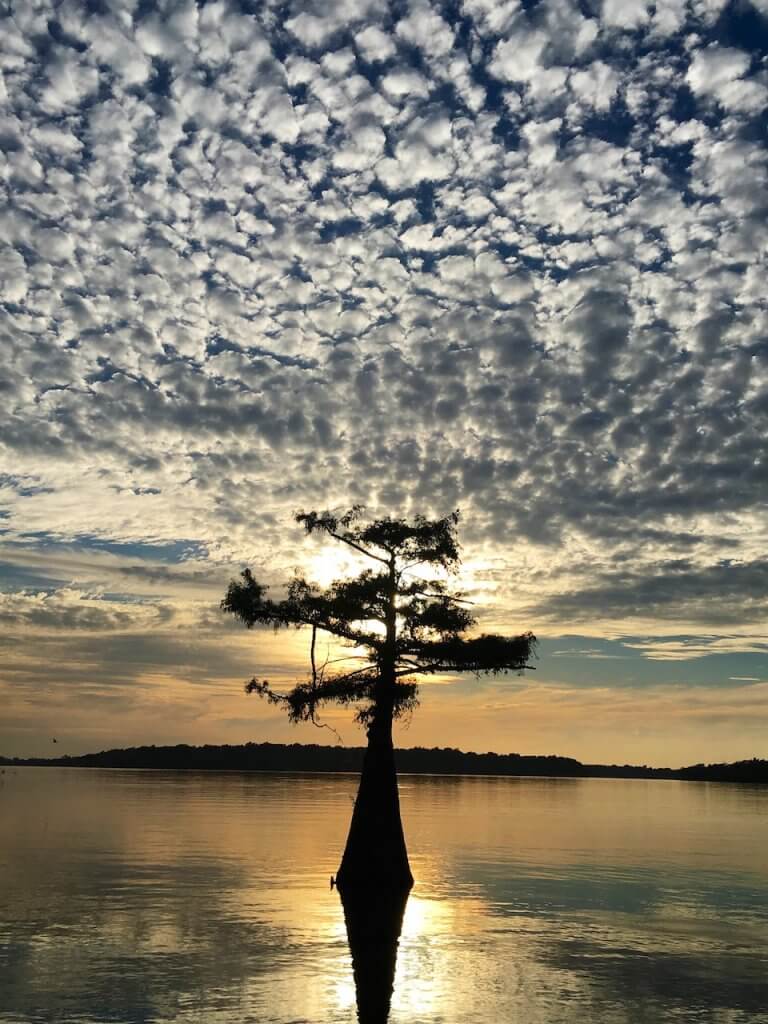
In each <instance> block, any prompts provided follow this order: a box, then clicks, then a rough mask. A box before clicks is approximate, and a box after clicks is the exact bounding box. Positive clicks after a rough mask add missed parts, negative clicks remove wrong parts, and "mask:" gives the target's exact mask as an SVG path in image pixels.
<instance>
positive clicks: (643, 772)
mask: <svg viewBox="0 0 768 1024" xmlns="http://www.w3.org/2000/svg"><path fill="white" fill-rule="evenodd" d="M364 753H365V749H364V748H363V747H341V746H320V745H319V744H316V743H245V744H242V745H239V746H230V745H224V746H214V745H211V744H206V745H205V746H202V747H192V746H188V745H187V744H183V743H182V744H178V745H176V746H161V747H156V746H146V747H128V748H127V749H119V750H103V751H101V752H99V753H97V754H83V755H80V756H74V757H73V756H70V755H64V756H62V757H53V758H42V757H27V758H18V757H0V765H6V766H20V767H23V766H43V767H45V766H50V767H70V768H153V769H166V770H173V771H179V770H182V771H237V772H359V771H360V768H361V766H362V762H363V754H364ZM395 758H396V762H397V770H398V771H399V772H401V773H403V774H413V775H539V776H550V777H553V778H622V779H684V780H685V779H687V780H690V781H701V782H761V783H765V782H768V761H765V760H760V759H758V758H752V759H751V760H747V761H736V762H733V763H731V764H695V765H689V766H688V767H685V768H649V767H648V766H647V765H640V766H638V765H630V764H624V765H616V764H612V765H602V764H583V763H582V762H581V761H577V760H576V759H575V758H572V757H559V756H557V755H555V754H550V755H546V756H530V755H526V754H494V753H490V752H489V753H485V754H477V753H473V752H471V751H466V752H465V751H463V750H456V749H454V748H452V747H432V748H426V747H410V748H407V749H400V750H396V751H395Z"/></svg>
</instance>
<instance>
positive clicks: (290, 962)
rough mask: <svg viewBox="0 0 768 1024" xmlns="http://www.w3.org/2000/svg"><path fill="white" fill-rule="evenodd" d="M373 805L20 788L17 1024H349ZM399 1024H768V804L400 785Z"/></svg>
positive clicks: (2, 825)
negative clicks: (352, 919)
mask: <svg viewBox="0 0 768 1024" xmlns="http://www.w3.org/2000/svg"><path fill="white" fill-rule="evenodd" d="M356 784H357V782H356V779H355V778H354V777H351V776H345V775H330V776H328V775H326V776H307V775H238V774H215V775H205V774H185V773H173V772H141V771H97V770H89V769H79V770H78V769H53V768H38V769H35V768H26V769H12V768H7V769H6V770H5V772H4V774H2V775H0V830H1V831H0V836H1V837H2V838H1V840H0V1020H1V1021H2V1022H3V1024H10V1022H13V1024H15V1022H24V1024H27V1022H37V1021H41V1022H43V1021H45V1022H48V1021H57V1022H73V1024H74V1022H110V1024H120V1022H130V1024H139V1022H145V1021H146V1022H150V1021H151V1022H166V1021H182V1022H192V1021H195V1022H197V1021H200V1022H203V1021H205V1022H210V1024H217V1022H222V1024H223V1022H227V1024H230V1022H237V1024H241V1022H259V1024H261V1022H276V1024H289V1022H290V1024H298V1022H303V1021H307V1022H312V1024H321V1022H349V1024H353V1022H355V1021H356V1020H357V1010H356V990H355V982H354V977H353V972H352V961H351V956H350V950H349V946H348V943H347V932H346V928H345V922H344V915H343V912H342V907H341V905H340V902H339V898H338V894H337V893H336V891H333V892H331V891H330V890H329V877H330V875H331V874H332V873H334V872H335V870H336V868H337V866H338V862H339V859H340V855H341V851H342V848H343V845H344V839H345V837H346V829H347V825H348V823H349V817H350V813H351V810H352V801H353V799H354V795H355V790H356ZM401 801H402V810H403V820H404V825H405V830H406V836H407V839H408V845H409V850H410V854H411V866H412V869H413V872H414V875H415V876H416V885H415V887H414V889H413V892H412V893H411V896H410V899H409V901H408V905H407V907H406V910H405V917H404V921H403V927H402V934H401V937H400V942H399V949H398V956H397V968H396V974H395V980H394V990H393V992H392V997H391V1010H390V1014H389V1021H390V1024H406V1022H408V1024H416V1022H433V1024H451V1022H456V1024H458V1022H461V1024H475V1022H477V1024H480V1022H482V1024H492V1022H519V1024H577V1022H578V1024H587V1022H592V1021H595V1022H600V1024H669V1022H680V1024H698V1022H707V1024H710V1022H711V1024H735V1022H739V1024H741V1022H748V1024H766V1022H768V790H766V789H761V788H759V787H748V786H745V787H736V786H728V785H716V784H706V783H682V782H671V781H657V780H653V781H635V780H633V781H623V780H603V779H599V780H598V779H595V780H573V779H515V778H450V777H435V776H431V777H415V776H405V777H403V778H402V779H401Z"/></svg>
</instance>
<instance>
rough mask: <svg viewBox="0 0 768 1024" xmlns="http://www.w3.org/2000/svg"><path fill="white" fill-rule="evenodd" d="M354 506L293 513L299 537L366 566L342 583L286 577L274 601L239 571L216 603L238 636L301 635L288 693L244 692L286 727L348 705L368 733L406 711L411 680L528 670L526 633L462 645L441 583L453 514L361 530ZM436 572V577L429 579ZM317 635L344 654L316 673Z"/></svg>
mask: <svg viewBox="0 0 768 1024" xmlns="http://www.w3.org/2000/svg"><path fill="white" fill-rule="evenodd" d="M362 513H363V510H362V508H361V506H355V507H354V508H352V509H350V510H349V511H348V512H347V513H345V514H344V515H340V516H336V515H333V514H331V513H330V512H299V513H297V514H296V517H295V518H296V522H297V523H299V524H301V525H302V526H303V527H304V529H305V531H306V532H307V534H324V535H326V536H327V537H329V538H331V539H333V540H335V541H337V542H338V543H340V544H343V545H345V546H347V547H349V548H351V549H353V550H355V551H356V552H357V553H358V554H360V555H362V556H364V557H365V558H367V559H369V560H370V561H371V562H373V563H374V565H373V567H371V568H367V569H365V570H364V571H362V572H361V573H360V574H359V575H357V576H355V577H353V578H350V579H340V580H334V582H333V583H331V584H330V586H328V587H326V588H321V587H319V586H317V585H316V584H314V583H312V582H310V581H309V580H307V579H305V578H304V577H303V576H301V575H296V576H295V577H294V578H293V579H292V580H291V581H290V583H289V584H288V588H287V593H286V596H285V597H284V598H282V599H281V600H274V599H273V598H271V597H269V596H268V591H267V587H265V586H264V585H263V584H261V583H259V582H258V581H257V580H256V579H255V578H254V577H253V575H252V573H251V571H250V570H249V569H244V570H243V571H242V573H241V574H240V578H239V579H237V580H233V581H232V582H231V583H230V585H229V588H228V590H227V593H226V595H225V597H224V599H223V601H222V602H221V606H222V608H223V610H224V611H226V612H229V613H231V614H232V615H234V616H235V617H236V618H238V619H239V620H240V621H241V622H243V623H245V625H246V626H247V627H248V628H251V627H253V626H256V625H263V626H272V627H273V628H274V629H281V628H287V627H295V628H301V627H308V628H309V629H310V630H311V641H310V667H309V668H310V671H309V675H308V678H307V679H305V680H303V681H301V682H298V683H297V684H296V685H295V686H294V687H293V688H292V689H291V690H290V691H289V692H287V693H282V692H277V691H276V690H274V689H273V688H272V686H271V685H270V683H269V682H268V681H267V680H259V679H256V678H254V679H252V680H251V681H250V682H249V683H247V684H246V690H247V691H248V692H252V693H258V694H260V695H261V696H263V697H265V698H266V699H267V700H269V701H270V702H272V703H274V704H279V705H282V706H284V707H285V708H286V710H287V712H288V717H289V719H290V720H291V721H293V722H303V721H312V722H315V723H316V724H319V722H318V713H319V710H320V709H321V708H322V706H323V705H324V704H328V703H338V704H342V705H355V706H356V708H357V711H356V716H355V717H356V720H357V721H358V722H360V723H361V724H363V725H365V726H366V727H367V728H368V729H369V732H370V729H371V728H373V727H374V726H375V725H376V723H377V722H378V723H380V724H381V725H382V726H383V727H387V726H388V725H389V724H390V723H391V721H392V719H393V718H397V717H399V716H402V715H403V714H406V713H407V712H409V711H411V710H412V709H413V708H415V707H416V705H417V703H418V701H417V693H418V685H417V682H416V678H417V677H418V676H425V675H434V674H436V673H439V672H450V673H455V672H474V673H476V674H480V673H493V674H497V673H501V672H508V671H514V672H520V671H522V670H523V669H527V668H532V667H533V666H531V665H530V664H529V663H528V662H529V660H530V658H531V657H532V655H533V653H534V650H535V645H536V638H535V637H534V636H533V634H532V633H530V632H528V633H524V634H522V635H520V636H516V637H504V636H498V635H496V634H487V633H484V634H482V635H480V636H476V637H471V638H465V637H464V635H463V634H465V633H466V632H467V631H468V630H470V629H471V628H472V626H473V625H475V619H474V616H473V615H472V614H471V612H470V611H469V610H468V607H467V605H468V602H467V601H466V600H465V599H464V596H463V594H462V593H461V592H458V591H451V590H450V589H449V588H448V585H447V583H446V578H445V577H446V576H447V575H448V574H450V573H452V572H454V571H455V570H456V569H457V568H458V566H459V562H460V549H459V543H458V539H457V525H458V522H459V513H458V512H453V513H451V514H450V515H448V516H445V517H444V518H442V519H426V518H425V517H424V516H416V517H414V518H413V519H411V520H407V519H404V518H391V517H385V518H383V519H374V520H371V521H365V520H364V518H363V514H362ZM436 573H440V574H441V575H436ZM318 633H325V634H329V635H330V636H333V637H335V638H336V639H337V640H338V641H340V642H341V644H342V645H344V647H345V648H346V649H347V652H348V653H347V654H346V655H345V656H344V657H342V658H341V659H338V660H337V661H336V662H335V664H341V666H342V667H341V668H340V669H334V667H333V666H332V665H331V664H329V663H328V662H326V663H324V664H322V665H318V663H317V658H316V650H317V647H316V643H317V635H318Z"/></svg>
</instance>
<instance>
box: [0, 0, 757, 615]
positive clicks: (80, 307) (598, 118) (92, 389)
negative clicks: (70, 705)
mask: <svg viewBox="0 0 768 1024" xmlns="http://www.w3.org/2000/svg"><path fill="white" fill-rule="evenodd" d="M756 9H758V8H756ZM732 14H733V12H730V11H729V9H726V8H725V7H724V6H723V5H722V4H721V3H694V4H689V5H685V4H681V3H677V2H675V0H668V2H665V3H662V4H656V5H649V4H646V3H635V4H629V3H621V4H617V3H613V2H608V0H606V2H605V3H603V4H602V5H598V6H597V7H592V8H589V10H588V9H587V8H585V7H584V6H583V5H579V4H576V3H572V2H570V0H544V2H542V3H540V4H536V5H520V4H519V3H517V2H510V3H504V4H492V3H486V2H484V0H467V2H466V3H464V4H463V5H462V6H461V17H458V16H457V15H456V14H455V12H454V13H452V11H451V10H449V9H448V8H446V7H444V6H440V5H437V4H435V3H427V2H425V0H419V2H414V3H413V4H408V5H401V6H399V7H397V8H396V9H395V8H390V7H387V6H386V5H385V6H384V7H382V6H381V5H380V4H373V3H359V2H355V3H352V2H351V0H350V2H346V0H345V2H343V3H338V4H335V5H333V7H332V9H331V8H329V7H328V5H317V4H304V3H302V4H294V5H289V7H287V8H285V10H283V9H282V8H280V9H277V8H273V7H269V6H266V7H264V8H263V9H261V8H260V9H259V10H257V11H255V12H252V13H248V12H246V11H245V10H244V9H243V8H242V5H237V4H234V3H229V2H227V0H224V2H221V3H216V4H208V5H205V6H204V7H202V8H198V7H196V6H194V5H189V4H176V3H165V2H163V3H160V4H159V5H158V6H157V7H156V8H152V9H150V8H148V7H147V6H146V5H139V6H138V7H136V6H133V5H130V4H127V5H125V6H124V7H122V8H121V7H120V5H119V4H118V5H117V7H114V8H113V7H110V8H109V10H107V9H106V8H105V9H104V10H101V9H100V10H99V11H98V12H95V11H93V10H91V8H89V7H87V6H82V5H79V4H77V3H74V4H71V5H64V6H63V7H62V6H61V5H59V6H58V7H54V6H52V5H50V4H48V3H46V2H43V0H40V2H39V3H35V4H25V5H22V6H20V7H17V8H16V9H14V12H13V13H12V14H11V15H10V16H9V17H8V18H6V20H5V21H6V23H5V25H4V32H3V34H2V39H1V40H0V47H2V54H3V56H2V65H3V77H2V90H0V151H1V156H0V161H1V162H0V190H1V191H2V198H3V202H2V205H1V206H0V282H2V285H1V288H2V293H1V295H0V300H1V301H0V341H1V343H2V346H3V352H4V358H3V365H2V368H0V390H1V392H2V401H0V443H1V444H2V461H3V466H4V467H6V471H7V473H8V476H7V477H4V478H2V481H0V512H2V518H1V519H0V528H1V529H2V530H3V531H5V532H4V534H3V535H2V536H3V538H4V541H5V545H6V547H7V548H9V549H10V550H11V552H12V555H13V557H11V556H10V555H9V556H8V560H7V562H6V564H7V566H8V568H7V569H6V574H7V580H6V590H7V592H8V593H11V592H13V593H16V592H18V591H19V590H25V591H28V592H29V591H30V586H28V584H29V579H30V576H32V577H33V578H34V579H35V580H37V581H38V582H39V574H40V573H41V572H44V570H45V564H44V563H45V560H46V558H52V554H51V551H50V548H49V547H46V544H47V540H50V537H51V536H52V535H55V536H56V537H58V539H59V541H60V542H61V543H62V544H73V545H75V546H77V544H78V543H80V542H79V541H78V538H80V539H82V538H83V537H85V536H88V537H100V538H102V539H105V540H113V541H114V540H120V541H123V542H136V543H140V542H146V543H149V542H153V543H160V542H170V541H173V540H174V539H178V538H188V539H192V540H194V541H196V542H197V543H198V544H199V545H200V551H201V552H202V551H204V552H205V554H201V555H200V558H199V562H200V564H195V565H194V566H192V565H188V566H186V567H184V566H177V565H173V564H168V565H164V566H161V565H157V564H156V565H154V566H151V565H146V564H145V563H144V560H143V559H142V558H137V559H133V560H130V559H127V558H126V559H122V558H118V557H117V556H115V559H116V560H113V561H112V562H110V561H109V560H108V559H107V558H106V556H103V557H101V558H96V557H95V556H93V553H92V552H91V553H90V554H89V555H88V557H87V558H86V557H84V556H82V555H81V556H78V557H77V558H75V557H74V555H73V554H72V553H71V552H70V553H69V554H68V555H66V556H65V555H64V554H63V553H62V552H61V551H58V552H57V554H56V558H55V562H56V567H55V571H54V569H51V573H52V575H51V576H50V577H48V583H50V581H51V579H52V580H53V584H51V586H52V587H53V589H57V588H60V587H61V586H65V587H68V588H70V589H71V590H72V593H73V594H74V593H81V594H86V595H92V596H93V609H92V611H91V612H89V613H88V614H89V615H90V614H93V615H97V613H98V614H101V613H102V612H105V611H106V610H107V605H105V604H102V603H101V602H102V601H104V600H106V595H107V594H111V595H113V596H114V597H115V598H116V600H115V605H116V607H115V608H114V609H113V610H112V611H109V614H110V615H112V614H114V615H115V616H117V619H116V620H115V621H116V622H117V621H121V622H122V621H123V620H122V619H120V618H119V617H120V615H124V614H128V612H127V611H126V609H125V608H122V607H118V606H119V605H120V603H121V601H123V599H125V598H130V599H131V600H134V599H136V598H140V599H142V600H144V599H146V600H148V601H149V603H150V605H151V604H152V603H153V602H155V601H157V600H158V599H159V598H160V597H162V600H163V601H168V602H170V604H171V605H172V606H173V608H174V609H176V610H181V611H182V612H183V614H184V615H186V614H187V613H189V614H191V612H190V611H189V607H190V605H189V603H190V602H192V603H193V602H195V601H200V602H207V606H210V605H211V602H215V592H216V591H217V589H218V588H220V586H221V580H220V578H219V577H218V576H217V574H218V573H220V572H221V573H222V574H223V575H224V576H225V577H226V575H227V573H228V572H229V571H230V568H231V566H232V565H239V564H244V563H246V562H249V561H251V562H254V563H255V564H258V565H260V566H261V568H262V569H263V571H264V572H265V573H266V574H267V575H269V576H270V578H271V579H274V580H279V579H280V578H281V574H282V573H283V571H284V570H285V569H286V568H290V566H291V564H292V563H293V561H295V560H297V559H298V558H299V557H300V556H301V555H302V553H303V551H304V549H303V548H296V543H297V541H296V536H295V534H293V533H292V528H291V525H290V514H291V512H292V511H293V510H294V509H295V508H296V507H299V506H304V507H312V506H313V505H315V504H322V505H328V506H339V507H342V506H347V505H349V504H350V503H352V502H355V501H360V502H363V503H367V504H368V505H369V507H370V508H371V509H372V510H373V511H382V512H391V511H397V512H399V511H402V512H410V511H424V512H426V513H435V514H437V513H443V512H444V511H445V510H446V509H450V508H454V507H456V506H457V505H460V506H461V507H462V509H463V511H464V525H463V531H464V535H465V537H466V543H467V554H468V557H469V559H470V560H471V559H472V558H474V557H475V556H477V557H480V555H484V554H485V553H487V552H488V551H489V550H490V549H491V548H493V549H494V550H496V551H497V552H498V553H499V557H500V558H501V560H502V562H503V564H504V566H505V567H506V568H505V570H504V572H499V573H498V574H497V575H495V576H494V577H493V579H492V581H490V582H489V584H488V589H487V590H486V591H484V592H483V594H484V596H483V602H484V603H483V606H482V614H483V615H487V616H489V617H492V616H496V615H499V614H500V613H499V608H500V607H505V608H508V609H510V614H517V613H518V612H522V609H524V608H527V609H529V610H530V611H531V612H533V611H535V614H536V615H539V614H540V615H541V616H542V617H543V618H544V621H546V623H548V624H553V625H557V627H558V628H561V627H567V625H568V622H569V621H570V620H573V621H577V620H578V621H582V622H583V621H585V616H586V615H590V616H595V617H599V618H601V620H604V621H605V622H606V623H608V622H609V620H610V622H613V623H615V622H616V621H617V619H616V616H617V615H619V614H627V615H632V616H641V617H644V619H645V620H651V619H652V620H653V621H654V622H655V623H656V634H658V635H662V634H664V632H665V622H666V619H667V617H668V616H669V615H671V614H674V615H675V616H678V615H681V616H683V617H684V618H685V617H689V618H690V620H691V622H692V623H701V624H703V625H706V626H707V628H708V627H709V626H710V625H712V627H713V629H714V628H715V627H716V622H715V620H716V619H717V621H718V622H719V623H720V625H719V626H717V628H722V630H723V632H724V635H725V634H727V633H732V632H736V629H735V627H736V625H738V620H739V617H740V616H741V617H743V618H744V621H749V623H750V624H754V622H755V619H756V616H758V615H759V614H762V611H763V605H764V602H763V598H762V596H761V592H760V589H759V588H760V586H762V583H760V580H762V576H761V575H760V573H761V572H762V569H761V566H762V561H761V560H762V558H763V557H764V553H763V552H761V551H760V545H759V538H760V536H762V533H763V532H764V531H763V525H764V523H763V520H764V508H763V506H764V493H765V457H764V437H765V434H766V429H767V426H768V425H767V424H766V416H767V415H768V401H767V400H766V393H767V391H766V388H767V386H768V362H767V360H768V352H767V350H766V346H765V333H766V327H767V326H768V313H766V309H765V296H764V280H765V275H766V265H765V263H766V255H765V254H766V251H768V249H767V248H766V246H767V245H768V227H767V226H766V224H767V222H766V216H765V213H766V210H765V199H764V195H765V187H764V186H765V185H766V184H768V161H766V146H765V139H764V133H763V132H762V128H761V122H760V115H761V111H762V109H763V108H764V104H765V92H766V88H768V82H767V81H766V75H765V68H764V64H763V63H761V56H760V53H759V52H758V47H757V46H756V45H755V46H752V45H751V42H750V41H749V40H748V39H746V38H745V37H744V35H743V34H740V33H739V31H737V27H738V26H737V24H736V22H735V21H733V17H732ZM46 539H47V540H46ZM14 545H20V546H21V547H23V548H24V552H23V554H22V553H20V548H19V547H14ZM35 548H36V549H37V562H35V561H34V559H33V557H32V554H31V552H32V550H33V549H35ZM520 551H523V552H525V559H526V569H525V572H523V573H522V574H520V572H519V565H520V560H519V552H520ZM102 555H104V553H103V552H102ZM681 560H684V561H685V562H686V567H685V568H684V569H682V568H678V569H672V568H670V566H671V565H672V564H674V563H675V562H677V563H680V562H681ZM725 560H730V561H728V562H727V563H726V561H725ZM22 561H23V562H24V564H23V565H22V564H21V563H22ZM65 563H66V565H65ZM206 568H208V569H209V570H210V578H209V581H206V580H205V579H204V578H203V577H204V575H205V572H206ZM24 574H26V576H25V575H24ZM62 574H63V575H62ZM22 577H24V578H23V579H22ZM24 580H26V582H24ZM511 580H515V585H514V586H513V585H512V583H511V582H509V581H511ZM673 582H674V583H675V584H676V589H674V590H671V591H670V590H669V589H668V590H667V591H666V592H665V587H666V588H670V587H671V585H672V583H673ZM718 587H720V588H722V589H721V593H723V594H727V595H728V600H727V602H726V601H720V602H717V601H716V600H715V597H716V595H717V593H718ZM47 588H48V584H45V586H41V588H40V591H39V592H43V590H45V592H46V594H47V592H48V589H47ZM31 592H32V593H34V594H36V593H38V591H37V590H32V591H31ZM669 593H674V594H675V595H676V596H675V597H674V599H672V598H670V597H669V596H668V594H669ZM14 600H16V599H15V598H14ZM18 600H19V601H21V598H19V599H18ZM46 600H47V599H46ZM77 600H78V602H79V601H80V600H81V599H80V598H78V599H77ZM82 600H86V599H82ZM90 600H91V599H90V598H88V599H87V601H86V603H87V602H88V601H90ZM43 603H44V604H45V602H43ZM72 605H73V609H72V614H73V615H74V614H75V611H74V609H81V612H80V613H78V614H82V618H81V621H82V622H85V621H86V620H87V616H85V613H84V612H82V608H83V607H85V606H84V605H81V604H78V603H76V602H75V601H74V598H73V599H72ZM35 607H37V606H35ZM89 607H90V605H89ZM132 607H133V606H132ZM136 607H137V608H138V607H143V605H141V603H140V602H139V603H138V604H137V605H136ZM147 607H149V605H147ZM19 608H21V605H19ZM9 614H15V613H12V612H9ZM18 614H19V615H22V612H21V611H19V613H18ZM23 614H27V613H26V612H24V613H23ZM29 614H31V612H30V613H29ZM131 614H138V612H137V611H136V608H134V609H133V611H132V612H131ZM718 616H719V618H718ZM92 621H93V622H95V621H96V619H95V618H94V619H93V620H92ZM531 624H532V625H534V626H535V625H536V622H534V621H533V620H532V621H531ZM732 627H733V628H732ZM56 628H57V627H55V625H54V624H53V621H51V622H50V629H51V630H55V629H56ZM105 628H106V627H105ZM606 628H612V627H609V625H606ZM751 628H752V626H751V625H750V629H751Z"/></svg>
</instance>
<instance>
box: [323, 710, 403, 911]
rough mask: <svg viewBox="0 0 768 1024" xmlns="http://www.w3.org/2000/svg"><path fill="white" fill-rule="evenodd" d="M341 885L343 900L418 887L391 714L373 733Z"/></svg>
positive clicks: (376, 724)
mask: <svg viewBox="0 0 768 1024" xmlns="http://www.w3.org/2000/svg"><path fill="white" fill-rule="evenodd" d="M336 882H337V885H338V887H339V890H340V891H341V893H342V894H344V893H346V892H350V891H352V890H353V889H356V890H366V889H367V890H369V891H370V890H372V889H374V888H375V889H389V890H394V891H405V892H407V891H408V890H409V889H410V888H411V886H412V885H413V875H412V874H411V868H410V865H409V864H408V851H407V850H406V847H405V836H404V835H403V825H402V821H401V820H400V796H399V794H398V791H397V773H396V771H395V755H394V748H393V745H392V715H391V712H390V714H389V715H381V716H380V717H379V716H377V718H376V719H375V720H374V722H373V723H372V725H371V728H370V730H369V733H368V747H367V749H366V752H365V757H364V760H363V771H362V774H361V776H360V786H359V788H358V791H357V799H356V800H355V809H354V811H353V812H352V822H351V824H350V826H349V835H348V836H347V845H346V847H345V848H344V856H343V857H342V860H341V867H340V868H339V872H338V875H337V878H336Z"/></svg>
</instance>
